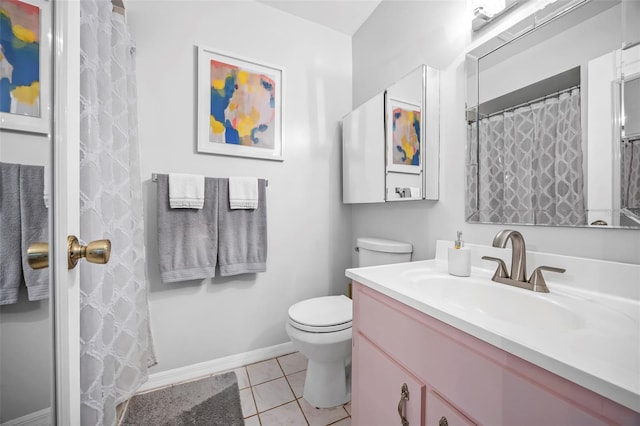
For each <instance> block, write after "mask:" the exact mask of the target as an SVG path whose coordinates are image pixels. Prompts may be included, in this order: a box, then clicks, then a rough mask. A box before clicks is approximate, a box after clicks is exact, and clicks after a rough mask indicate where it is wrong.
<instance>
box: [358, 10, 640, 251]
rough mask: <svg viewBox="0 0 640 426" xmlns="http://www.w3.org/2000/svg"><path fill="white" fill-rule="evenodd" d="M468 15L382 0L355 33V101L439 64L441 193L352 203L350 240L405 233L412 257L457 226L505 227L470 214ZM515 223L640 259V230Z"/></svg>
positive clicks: (530, 238)
mask: <svg viewBox="0 0 640 426" xmlns="http://www.w3.org/2000/svg"><path fill="white" fill-rule="evenodd" d="M467 16H468V15H467V14H466V1H464V0H455V1H448V0H433V1H428V2H413V1H403V2H399V1H393V2H390V1H383V2H382V3H381V4H380V6H379V7H378V8H377V9H376V10H375V11H374V13H373V15H372V16H371V18H370V19H369V20H368V21H367V22H365V24H364V25H363V26H362V27H361V28H360V29H359V30H358V32H357V33H356V34H355V35H354V38H353V82H354V83H353V100H354V102H353V104H354V106H358V105H360V104H361V103H363V102H364V101H366V100H367V99H368V98H370V97H371V96H373V95H375V94H376V93H378V92H379V91H381V90H383V89H384V88H385V87H387V86H389V85H390V84H391V83H393V82H394V81H396V80H398V79H399V78H400V77H402V76H403V75H404V74H405V73H406V72H408V71H409V70H411V69H412V68H413V67H415V66H416V65H417V64H419V63H426V64H428V65H431V66H433V67H435V68H440V69H441V70H442V73H441V76H440V78H441V81H440V99H441V123H440V200H439V201H436V202H428V201H412V202H406V203H401V204H400V203H387V204H368V205H357V206H354V207H353V210H352V212H353V213H352V242H354V241H355V238H356V237H357V236H362V235H367V236H378V237H384V238H394V239H400V240H404V241H408V242H411V243H413V244H414V259H427V258H431V257H433V256H434V255H435V240H436V239H448V240H453V239H454V238H455V231H456V230H461V231H463V239H465V240H466V241H467V242H471V243H476V244H484V245H488V244H491V241H492V240H493V237H494V235H495V234H496V233H497V232H498V231H499V230H500V229H503V228H504V226H502V225H483V224H468V223H466V222H465V221H464V144H465V138H466V134H465V122H464V102H465V75H464V55H465V52H466V50H467V49H468V48H469V47H470V46H471V34H470V33H471V29H470V28H471V23H470V20H469V19H468V18H467ZM507 19H509V17H507ZM501 22H502V23H503V24H508V22H506V21H504V20H501ZM501 26H502V27H504V25H501ZM486 31H487V32H490V31H494V29H492V28H489V29H487V30H486ZM482 37H484V36H482ZM477 39H478V40H479V39H480V38H477ZM407 40H411V43H408V42H407ZM509 227H512V226H511V225H509ZM513 228H514V229H517V230H519V231H520V232H522V234H523V235H524V237H525V239H526V243H527V248H528V249H531V250H536V251H545V252H549V253H556V254H565V255H575V256H582V257H588V258H598V259H605V260H614V261H621V262H629V263H640V231H629V230H621V229H584V228H563V227H540V226H535V227H534V226H513Z"/></svg>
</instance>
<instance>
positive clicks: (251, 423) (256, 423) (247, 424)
mask: <svg viewBox="0 0 640 426" xmlns="http://www.w3.org/2000/svg"><path fill="white" fill-rule="evenodd" d="M244 426H260V419H259V418H258V416H253V417H249V418H248V419H244Z"/></svg>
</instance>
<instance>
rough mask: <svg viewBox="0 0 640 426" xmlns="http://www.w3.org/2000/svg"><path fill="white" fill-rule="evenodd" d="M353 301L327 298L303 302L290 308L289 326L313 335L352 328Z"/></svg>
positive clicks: (342, 297) (334, 297)
mask: <svg viewBox="0 0 640 426" xmlns="http://www.w3.org/2000/svg"><path fill="white" fill-rule="evenodd" d="M352 317H353V310H352V303H351V299H349V298H348V297H346V296H325V297H316V298H313V299H307V300H303V301H301V302H298V303H296V304H294V305H292V306H291V307H290V308H289V324H291V326H292V327H294V328H297V329H298V330H302V331H307V332H311V333H332V332H336V331H341V330H346V329H348V328H351V319H352Z"/></svg>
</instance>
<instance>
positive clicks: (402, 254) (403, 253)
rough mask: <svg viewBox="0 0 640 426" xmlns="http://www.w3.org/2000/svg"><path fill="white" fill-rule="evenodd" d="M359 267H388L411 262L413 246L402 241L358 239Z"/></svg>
mask: <svg viewBox="0 0 640 426" xmlns="http://www.w3.org/2000/svg"><path fill="white" fill-rule="evenodd" d="M357 250H358V266H359V267H363V266H375V265H386V264H389V263H401V262H409V261H411V252H412V251H413V246H412V245H411V244H410V243H405V242H402V241H393V240H384V239H382V238H370V237H363V238H358V241H357Z"/></svg>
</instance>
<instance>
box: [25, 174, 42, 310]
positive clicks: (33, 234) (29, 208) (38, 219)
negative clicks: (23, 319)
mask: <svg viewBox="0 0 640 426" xmlns="http://www.w3.org/2000/svg"><path fill="white" fill-rule="evenodd" d="M43 196H44V167H43V166H25V165H21V166H20V216H21V223H22V226H21V228H22V271H23V275H24V282H25V283H26V284H27V292H28V294H29V300H30V301H34V300H42V299H46V298H48V297H49V269H47V268H45V269H31V267H30V266H29V263H28V262H27V249H28V248H29V245H31V243H37V242H48V241H49V217H48V213H47V212H48V210H47V208H46V207H45V204H44V200H43Z"/></svg>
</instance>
